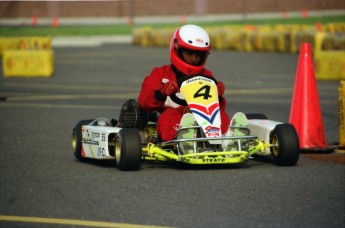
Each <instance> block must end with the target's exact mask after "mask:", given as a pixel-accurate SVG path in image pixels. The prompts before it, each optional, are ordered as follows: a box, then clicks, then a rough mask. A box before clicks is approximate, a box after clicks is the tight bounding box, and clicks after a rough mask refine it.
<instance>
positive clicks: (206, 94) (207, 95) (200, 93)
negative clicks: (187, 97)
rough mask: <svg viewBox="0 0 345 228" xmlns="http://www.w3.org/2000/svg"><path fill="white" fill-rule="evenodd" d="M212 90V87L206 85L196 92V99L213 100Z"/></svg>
mask: <svg viewBox="0 0 345 228" xmlns="http://www.w3.org/2000/svg"><path fill="white" fill-rule="evenodd" d="M210 89H211V86H209V85H204V86H203V87H201V88H200V89H199V90H198V91H196V93H195V94H194V98H197V97H204V100H207V99H208V98H211V97H212V96H211V95H210Z"/></svg>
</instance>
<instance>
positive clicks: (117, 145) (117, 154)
mask: <svg viewBox="0 0 345 228" xmlns="http://www.w3.org/2000/svg"><path fill="white" fill-rule="evenodd" d="M115 159H116V163H117V164H119V163H120V160H121V142H120V139H119V138H116V141H115Z"/></svg>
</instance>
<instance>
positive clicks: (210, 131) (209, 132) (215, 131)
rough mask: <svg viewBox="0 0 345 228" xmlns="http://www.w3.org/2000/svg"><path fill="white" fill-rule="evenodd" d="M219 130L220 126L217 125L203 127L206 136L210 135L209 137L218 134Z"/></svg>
mask: <svg viewBox="0 0 345 228" xmlns="http://www.w3.org/2000/svg"><path fill="white" fill-rule="evenodd" d="M219 131H220V128H219V127H215V126H211V125H210V126H207V127H206V128H205V134H206V135H207V136H210V137H212V136H218V135H219Z"/></svg>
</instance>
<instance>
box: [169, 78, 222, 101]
mask: <svg viewBox="0 0 345 228" xmlns="http://www.w3.org/2000/svg"><path fill="white" fill-rule="evenodd" d="M198 76H201V77H204V78H208V79H211V80H212V81H214V83H216V84H217V80H216V79H215V78H214V77H211V76H208V75H199V74H197V75H192V76H184V77H182V78H179V79H177V84H178V86H179V87H180V88H181V85H182V83H183V82H184V81H186V80H188V79H192V78H194V77H198ZM170 98H171V100H172V101H173V102H175V103H176V104H178V105H181V106H188V104H187V102H186V100H184V99H180V98H178V97H177V96H176V93H174V94H172V95H170Z"/></svg>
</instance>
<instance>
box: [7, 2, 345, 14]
mask: <svg viewBox="0 0 345 228" xmlns="http://www.w3.org/2000/svg"><path fill="white" fill-rule="evenodd" d="M301 9H306V10H312V11H317V10H339V9H340V10H343V9H345V1H344V0H303V1H301V0H113V1H0V18H25V17H32V16H37V17H136V16H181V15H184V16H187V15H188V16H189V15H195V16H203V15H207V14H212V15H217V14H234V13H237V14H238V13H246V14H250V13H262V12H286V11H300V10H301Z"/></svg>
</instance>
